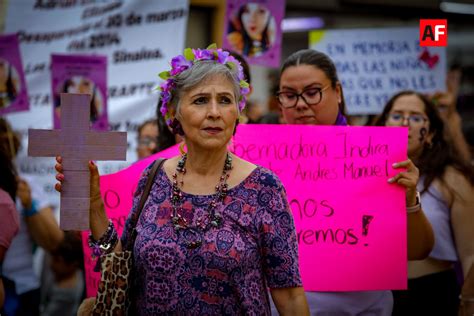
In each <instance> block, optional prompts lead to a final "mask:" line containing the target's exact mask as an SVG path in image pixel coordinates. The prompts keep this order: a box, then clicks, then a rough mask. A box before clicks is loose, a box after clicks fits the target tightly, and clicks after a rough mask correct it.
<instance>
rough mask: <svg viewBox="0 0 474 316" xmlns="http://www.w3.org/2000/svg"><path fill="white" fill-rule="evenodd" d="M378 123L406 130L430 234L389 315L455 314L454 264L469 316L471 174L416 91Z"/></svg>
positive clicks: (472, 308) (395, 102)
mask: <svg viewBox="0 0 474 316" xmlns="http://www.w3.org/2000/svg"><path fill="white" fill-rule="evenodd" d="M378 125H385V126H407V127H408V129H409V134H408V156H409V157H410V159H411V160H412V161H414V162H415V164H416V165H417V166H418V167H419V169H420V175H421V176H420V180H421V181H419V183H418V190H419V191H420V192H421V200H422V204H423V209H424V211H425V212H426V216H427V217H428V220H429V221H430V222H431V225H432V227H433V230H434V233H435V244H434V247H433V250H432V251H431V253H430V255H429V257H428V258H426V259H424V260H419V261H409V262H408V277H409V280H408V290H407V291H395V292H394V299H395V304H394V315H457V311H458V306H459V288H458V285H457V280H456V273H455V271H454V268H453V264H454V263H455V262H457V261H460V262H461V264H462V270H463V272H464V286H463V288H462V291H461V301H462V302H461V303H463V305H464V309H465V314H464V315H473V314H474V268H473V263H474V227H473V223H474V209H473V205H474V171H473V169H472V167H470V166H468V165H466V164H465V162H463V160H462V159H461V155H460V154H459V153H457V152H456V151H455V149H454V147H453V144H452V143H449V142H447V141H446V140H445V138H444V137H443V135H444V134H443V130H444V128H445V126H444V123H443V121H442V120H441V118H440V116H439V113H438V111H437V109H436V108H435V105H434V104H433V103H431V102H430V101H429V100H428V99H427V98H426V97H425V96H423V95H421V94H419V93H416V92H413V91H402V92H400V93H398V94H396V95H395V96H393V97H392V98H391V99H390V100H389V101H388V103H387V105H386V106H385V109H384V111H383V113H382V115H381V117H380V119H379V122H378Z"/></svg>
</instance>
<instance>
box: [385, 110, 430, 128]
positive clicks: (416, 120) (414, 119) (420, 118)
mask: <svg viewBox="0 0 474 316" xmlns="http://www.w3.org/2000/svg"><path fill="white" fill-rule="evenodd" d="M405 120H407V121H408V124H409V125H410V126H420V125H423V124H424V123H425V122H426V121H428V118H426V117H425V116H424V115H422V114H410V115H408V116H404V115H402V114H401V113H390V114H389V115H388V117H387V123H389V124H392V125H402V124H403V122H404V121H405Z"/></svg>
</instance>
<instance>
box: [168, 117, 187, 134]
mask: <svg viewBox="0 0 474 316" xmlns="http://www.w3.org/2000/svg"><path fill="white" fill-rule="evenodd" d="M170 127H171V129H172V131H173V134H178V135H180V136H184V131H183V127H182V126H181V123H180V122H179V121H178V119H176V118H174V119H173V121H172V122H171V124H170Z"/></svg>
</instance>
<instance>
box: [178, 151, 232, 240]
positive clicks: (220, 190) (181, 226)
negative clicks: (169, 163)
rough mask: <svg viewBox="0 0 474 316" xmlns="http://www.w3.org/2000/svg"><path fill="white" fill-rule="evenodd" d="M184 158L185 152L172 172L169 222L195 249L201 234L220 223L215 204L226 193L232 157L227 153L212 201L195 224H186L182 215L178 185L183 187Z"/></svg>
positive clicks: (180, 193) (181, 194) (221, 199)
mask: <svg viewBox="0 0 474 316" xmlns="http://www.w3.org/2000/svg"><path fill="white" fill-rule="evenodd" d="M186 159H187V154H186V153H185V154H183V155H182V156H181V159H180V160H179V161H178V164H177V166H176V171H175V173H174V174H173V187H172V194H171V204H172V205H173V212H172V214H171V222H172V224H173V226H174V229H175V231H176V232H177V233H182V236H183V237H184V240H185V244H186V247H188V248H189V249H195V248H198V247H200V246H201V245H202V235H204V233H206V232H207V231H209V230H210V229H211V228H218V227H219V226H220V225H221V224H222V216H221V215H220V214H218V213H216V208H217V204H218V203H219V202H222V201H223V200H224V198H225V197H226V195H227V191H228V188H229V186H228V184H227V179H228V178H229V175H230V170H232V157H231V156H230V155H229V153H227V155H226V158H225V163H224V169H223V170H222V175H221V177H220V179H219V183H218V184H217V185H216V193H215V194H214V196H213V199H212V201H211V202H210V203H209V206H208V207H207V212H206V214H207V216H204V217H203V218H198V219H197V220H196V226H191V225H190V224H188V222H187V220H186V218H184V217H183V215H182V207H181V204H182V198H183V192H182V191H181V189H180V186H181V187H183V184H184V182H183V180H182V179H183V178H184V175H185V174H186V168H185V164H186ZM178 173H179V174H181V175H182V178H181V181H180V182H179V184H180V185H178Z"/></svg>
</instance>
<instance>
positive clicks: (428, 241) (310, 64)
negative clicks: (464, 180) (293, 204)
mask: <svg viewBox="0 0 474 316" xmlns="http://www.w3.org/2000/svg"><path fill="white" fill-rule="evenodd" d="M279 89H280V91H279V92H278V93H277V96H278V101H279V103H280V107H281V110H282V112H283V116H284V118H285V120H286V122H287V123H288V124H312V125H347V122H346V119H345V117H344V108H345V104H344V96H343V91H342V86H341V84H340V81H339V79H338V77H337V73H336V67H335V66H334V63H333V62H332V61H331V59H330V58H329V57H328V56H326V55H325V54H323V53H321V52H318V51H315V50H310V49H307V50H301V51H298V52H296V53H294V54H292V55H291V56H290V57H288V58H287V59H286V60H285V62H284V64H283V67H282V69H281V72H280V86H279ZM397 168H407V171H405V172H400V173H398V174H397V175H396V176H395V177H393V178H391V179H387V180H388V181H389V182H390V183H394V185H395V183H396V184H398V185H402V186H404V187H405V188H406V205H407V218H408V241H409V243H408V258H409V259H422V258H425V257H426V256H427V255H428V253H429V252H430V250H431V248H432V245H433V233H432V230H431V227H430V224H429V222H428V221H427V219H426V217H425V216H424V214H423V212H422V211H421V206H420V205H419V202H418V201H417V191H416V184H417V182H418V169H417V168H416V167H415V165H414V164H413V163H412V162H411V160H407V161H403V162H400V163H398V166H397ZM409 210H411V211H412V212H408V211H409ZM413 211H414V212H413ZM387 273H390V271H387ZM306 296H307V299H308V303H309V305H310V308H311V314H312V315H325V316H336V315H344V316H346V315H347V316H350V315H377V316H379V315H383V316H385V315H387V316H388V315H391V312H392V305H393V298H392V294H391V293H390V291H365V292H307V293H306Z"/></svg>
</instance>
